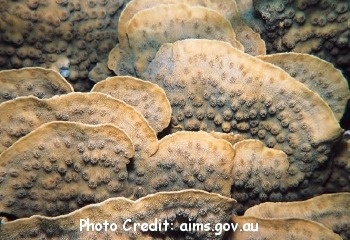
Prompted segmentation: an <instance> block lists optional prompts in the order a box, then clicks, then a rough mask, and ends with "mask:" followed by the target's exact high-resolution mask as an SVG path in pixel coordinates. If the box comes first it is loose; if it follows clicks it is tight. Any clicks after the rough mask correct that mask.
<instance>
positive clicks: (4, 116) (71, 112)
mask: <svg viewBox="0 0 350 240" xmlns="http://www.w3.org/2000/svg"><path fill="white" fill-rule="evenodd" d="M51 121H73V122H81V123H86V124H101V123H110V124H113V125H115V126H117V127H119V128H121V129H123V130H124V131H125V132H126V133H127V134H128V136H129V137H130V138H131V140H132V141H133V144H134V146H135V151H136V153H135V157H136V159H143V158H146V157H148V156H150V155H152V154H153V153H154V152H155V151H156V150H157V137H156V133H155V131H154V130H153V129H152V128H151V127H150V126H149V124H148V122H147V121H146V119H145V118H144V117H143V116H142V115H141V114H140V113H139V112H138V111H136V109H134V108H133V107H131V106H130V105H127V104H126V103H125V102H123V101H120V100H117V99H115V98H112V97H110V96H108V95H106V94H102V93H70V94H66V95H61V96H59V97H55V98H50V99H38V98H36V97H20V98H17V99H15V100H12V101H8V102H4V103H2V104H0V137H1V140H0V141H1V145H0V151H1V152H2V151H4V150H5V149H6V148H8V147H10V146H11V145H12V144H13V143H14V142H15V141H17V140H18V139H19V138H21V137H23V136H25V135H27V134H28V133H30V132H31V131H33V130H34V129H36V128H37V127H39V126H40V125H42V124H44V123H47V122H51Z"/></svg>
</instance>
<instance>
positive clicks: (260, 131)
mask: <svg viewBox="0 0 350 240" xmlns="http://www.w3.org/2000/svg"><path fill="white" fill-rule="evenodd" d="M143 78H144V79H147V80H149V81H151V82H154V83H156V84H158V85H159V86H161V87H163V88H164V90H165V92H166V93H167V96H168V98H169V101H170V103H171V105H172V109H173V113H172V125H173V126H174V129H175V130H178V129H183V130H192V131H195V130H205V131H218V132H234V133H241V134H242V135H243V136H246V137H247V138H256V139H260V140H261V141H263V142H264V143H265V145H266V146H268V147H271V148H272V147H273V148H276V149H279V150H282V151H284V152H285V153H286V154H287V155H288V159H289V162H290V164H291V166H292V167H291V168H290V169H289V174H291V175H295V174H299V173H301V174H302V175H304V176H307V175H309V174H310V173H312V172H313V171H314V170H315V169H316V168H317V167H318V166H321V165H322V164H323V163H324V162H326V161H327V159H328V153H329V151H330V147H331V146H332V142H333V141H335V140H336V139H337V138H338V137H339V136H340V134H341V132H342V130H341V128H340V126H339V124H338V122H337V120H336V118H335V117H334V115H333V113H332V111H331V109H330V108H329V106H328V105H327V104H326V103H325V102H324V101H323V100H322V99H321V98H320V97H319V96H318V95H317V94H315V93H314V92H312V91H310V90H309V89H308V88H306V87H305V86H304V85H303V84H301V83H300V82H298V81H296V80H295V79H293V78H292V77H291V76H289V75H288V74H287V73H286V72H284V71H283V70H282V69H280V68H278V67H275V66H273V65H272V64H269V63H266V62H264V61H261V60H259V59H256V58H254V57H252V56H250V55H248V54H245V53H243V52H241V51H239V50H237V49H235V48H233V47H232V46H230V44H228V43H225V42H221V41H215V40H203V39H188V40H183V41H178V42H175V43H174V44H164V45H163V46H162V47H161V49H160V50H159V51H158V53H157V55H156V57H155V59H154V60H153V61H152V62H151V63H150V65H149V67H148V69H147V70H146V72H145V74H144V75H143ZM298 172H299V173H298ZM297 179H298V181H299V183H301V182H302V181H303V178H299V177H298V178H297ZM296 186H298V183H295V187H296Z"/></svg>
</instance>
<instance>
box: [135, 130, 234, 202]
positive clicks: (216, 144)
mask: <svg viewBox="0 0 350 240" xmlns="http://www.w3.org/2000/svg"><path fill="white" fill-rule="evenodd" d="M234 156H235V152H234V150H233V147H232V145H231V144H230V143H229V142H227V141H226V140H223V139H218V138H215V137H213V136H211V135H210V134H209V133H206V132H185V131H182V132H177V133H174V134H171V135H168V136H165V137H164V138H162V139H161V140H160V141H159V149H158V151H157V152H156V153H155V154H154V155H152V156H151V157H149V158H148V159H146V160H145V161H142V162H140V163H139V164H137V166H136V169H137V170H142V171H143V172H144V175H142V176H139V177H138V181H141V182H144V183H145V184H143V185H141V186H140V188H141V187H142V190H143V192H144V193H148V194H149V193H155V192H159V191H176V190H181V189H190V188H193V189H200V190H205V191H208V192H215V193H219V194H221V195H224V196H230V190H231V186H232V183H233V181H234V176H233V174H232V168H233V165H234V164H235V162H234Z"/></svg>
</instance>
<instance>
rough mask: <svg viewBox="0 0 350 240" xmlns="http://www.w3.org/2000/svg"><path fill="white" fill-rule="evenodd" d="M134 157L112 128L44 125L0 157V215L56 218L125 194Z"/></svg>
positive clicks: (123, 137) (126, 140) (129, 145)
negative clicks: (128, 171) (131, 159)
mask: <svg viewBox="0 0 350 240" xmlns="http://www.w3.org/2000/svg"><path fill="white" fill-rule="evenodd" d="M32 156H33V157H32ZM133 156H134V146H133V143H132V142H131V140H130V138H129V137H128V136H127V135H126V134H125V132H124V131H122V130H121V129H118V128H116V127H114V126H113V125H98V126H94V125H84V124H80V123H72V122H51V123H48V124H45V125H43V126H41V127H39V128H37V129H36V130H35V131H33V132H31V133H30V134H28V135H27V136H25V137H23V138H22V139H21V140H20V141H17V142H16V143H15V144H14V145H13V146H11V147H10V148H9V149H7V150H6V151H5V152H3V154H1V157H0V174H1V183H0V187H1V189H2V191H1V194H0V209H1V212H2V213H8V214H12V215H14V216H17V217H19V218H20V217H30V216H32V215H35V214H40V215H44V216H57V215H60V214H65V213H69V212H71V211H74V210H76V209H78V208H80V207H82V206H84V205H87V204H89V203H98V202H101V201H103V200H106V199H107V198H110V197H115V196H127V195H128V194H127V191H128V190H130V189H128V187H126V184H127V176H128V173H127V169H126V165H127V164H128V163H129V161H130V158H131V157H133Z"/></svg>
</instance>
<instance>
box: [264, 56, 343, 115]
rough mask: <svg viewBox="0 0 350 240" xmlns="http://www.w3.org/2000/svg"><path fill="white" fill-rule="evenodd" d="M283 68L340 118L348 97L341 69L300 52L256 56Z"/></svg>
mask: <svg viewBox="0 0 350 240" xmlns="http://www.w3.org/2000/svg"><path fill="white" fill-rule="evenodd" d="M258 58H260V59H261V60H264V61H266V62H269V63H272V64H274V65H276V66H279V67H280V68H282V69H283V70H285V71H286V72H287V73H289V75H291V76H292V77H294V78H295V79H296V80H298V81H299V82H301V83H303V84H305V86H307V87H308V88H309V89H310V90H312V91H314V92H316V93H318V94H319V95H320V96H321V97H322V99H323V100H324V101H325V102H326V103H327V104H328V105H329V106H330V108H331V109H332V111H333V112H334V115H335V116H336V118H337V119H338V120H340V119H341V118H342V116H343V114H344V111H345V108H346V104H347V102H348V100H349V99H350V92H349V85H348V82H347V81H346V79H345V78H344V76H343V75H342V73H341V71H339V70H338V69H336V68H335V67H334V66H333V64H331V63H329V62H326V61H324V60H322V59H320V58H318V57H315V56H312V55H309V54H302V53H292V52H290V53H277V54H270V55H265V56H258Z"/></svg>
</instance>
